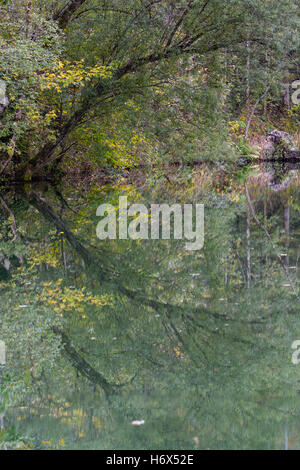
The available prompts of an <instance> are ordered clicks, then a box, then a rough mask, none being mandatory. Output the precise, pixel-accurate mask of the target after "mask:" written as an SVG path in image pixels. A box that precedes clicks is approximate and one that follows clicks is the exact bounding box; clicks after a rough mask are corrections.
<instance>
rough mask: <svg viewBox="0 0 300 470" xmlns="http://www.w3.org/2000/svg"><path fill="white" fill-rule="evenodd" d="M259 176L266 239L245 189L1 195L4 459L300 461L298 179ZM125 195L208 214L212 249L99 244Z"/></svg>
mask: <svg viewBox="0 0 300 470" xmlns="http://www.w3.org/2000/svg"><path fill="white" fill-rule="evenodd" d="M178 171H181V170H178ZM259 173H260V172H259V171H258V170H256V172H255V176H253V175H252V179H251V177H250V178H249V179H248V183H247V184H248V189H249V195H250V198H251V201H252V204H253V207H254V209H255V214H256V216H257V217H258V219H259V222H260V225H258V224H257V223H256V221H255V220H254V217H253V214H252V212H251V208H250V207H249V203H248V202H247V199H246V197H245V194H244V192H243V187H244V186H243V185H244V182H245V181H247V178H246V179H244V180H243V181H241V182H240V183H236V182H235V183H234V184H235V186H234V190H233V188H230V186H229V185H228V184H227V186H226V185H225V187H223V188H221V190H220V189H218V190H217V189H216V188H214V187H213V186H212V184H211V183H210V184H208V183H207V182H206V179H205V177H203V178H202V179H201V181H200V182H199V184H198V185H196V186H195V187H194V188H193V190H191V191H189V190H186V189H183V190H181V189H180V184H177V183H176V185H175V187H173V188H171V186H170V187H169V190H168V189H167V188H168V185H169V184H170V183H167V181H164V180H156V179H155V178H154V179H153V180H152V181H151V183H149V184H143V185H138V184H134V183H133V182H128V181H125V180H124V181H123V182H122V183H119V184H112V183H111V184H106V185H105V186H104V185H100V184H92V185H89V186H87V187H85V186H84V185H75V184H74V185H72V186H69V187H68V186H64V187H59V188H55V187H54V188H53V187H51V186H50V185H42V186H39V185H36V186H35V185H32V186H29V185H28V186H26V187H25V188H23V187H17V188H3V190H2V191H1V209H0V210H1V229H0V258H1V268H0V277H1V284H0V295H1V303H0V328H1V329H0V339H2V340H3V341H5V343H6V348H7V365H6V368H2V372H1V385H0V387H1V388H0V390H1V401H2V404H1V408H0V413H2V415H3V427H4V429H3V430H2V431H1V433H0V446H2V448H13V447H14V448H15V447H18V446H19V447H25V448H33V449H48V448H50V449H53V448H54V449H55V448H60V449H63V448H65V449H115V450H121V449H167V450H175V449H177V450H180V449H283V448H284V447H285V446H286V447H289V448H290V449H295V448H299V447H300V434H299V432H300V414H299V412H300V400H299V397H300V395H299V387H300V384H299V380H300V375H299V373H300V365H299V366H297V365H294V364H293V363H292V360H291V358H292V353H293V351H292V349H291V345H292V343H293V341H295V340H297V339H300V315H299V314H300V305H299V300H298V299H297V294H298V290H299V269H298V264H299V254H300V251H299V239H300V212H299V210H300V198H299V186H298V180H297V177H298V175H297V173H295V171H294V172H292V173H290V172H289V171H287V172H284V173H285V175H284V178H287V177H289V176H290V177H291V179H292V182H291V184H287V185H286V187H284V188H283V189H282V188H278V187H275V188H274V187H273V188H271V187H270V186H268V184H267V183H266V179H264V178H263V177H260V175H259ZM284 178H283V177H282V175H281V176H280V177H278V178H277V181H276V182H277V184H280V183H282V181H283V180H284ZM231 184H233V183H231ZM239 184H240V185H239ZM171 189H172V191H171ZM122 195H123V196H124V195H126V196H127V197H128V200H129V202H130V203H132V202H140V203H145V204H151V203H162V202H166V203H174V202H177V203H203V204H204V205H205V245H204V248H203V249H202V250H201V251H195V252H189V251H187V250H186V249H185V244H184V242H182V241H174V240H170V241H166V240H158V241H157V240H156V241H151V240H148V241H144V240H136V241H134V240H128V241H127V240H122V241H120V240H119V241H117V240H116V241H108V240H107V241H100V240H98V239H97V237H96V227H97V223H98V221H99V219H98V218H97V217H96V210H97V207H98V206H99V205H100V204H102V203H107V202H109V203H111V204H114V205H117V204H118V198H119V196H122ZM265 229H266V230H265ZM266 231H267V232H268V233H269V234H270V237H271V240H272V242H271V241H270V239H269V238H268V235H267V233H266ZM278 255H279V257H278ZM4 266H5V267H4ZM293 286H294V287H293ZM134 421H140V423H139V424H140V425H139V426H137V425H133V424H132V423H133V422H134Z"/></svg>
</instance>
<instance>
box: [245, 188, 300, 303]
mask: <svg viewBox="0 0 300 470" xmlns="http://www.w3.org/2000/svg"><path fill="white" fill-rule="evenodd" d="M245 194H246V198H247V201H248V204H249V207H250V210H251V213H252V216H253V219H254V220H255V222H256V223H257V225H258V226H259V227H260V228H261V229H262V230H263V231H264V232H265V234H266V236H267V238H268V240H269V241H270V243H271V245H272V248H273V250H274V253H275V254H276V256H277V258H278V260H279V262H280V265H281V267H282V269H283V270H284V272H285V275H286V277H287V279H288V281H289V283H290V285H291V287H292V289H293V291H294V294H295V296H296V298H297V300H298V301H299V302H300V297H299V295H298V292H297V290H296V287H295V284H294V282H293V280H292V278H291V276H290V273H289V271H288V269H287V267H286V265H285V264H284V263H283V261H282V259H281V256H280V254H279V253H278V251H277V248H276V246H275V244H274V242H273V240H272V237H271V235H270V234H269V232H268V230H267V229H266V227H265V225H264V224H263V223H262V222H260V220H259V218H258V217H257V215H256V213H255V209H254V207H253V204H252V201H251V198H250V195H249V191H248V188H247V185H245Z"/></svg>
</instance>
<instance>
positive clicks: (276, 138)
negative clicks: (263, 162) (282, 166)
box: [265, 129, 300, 159]
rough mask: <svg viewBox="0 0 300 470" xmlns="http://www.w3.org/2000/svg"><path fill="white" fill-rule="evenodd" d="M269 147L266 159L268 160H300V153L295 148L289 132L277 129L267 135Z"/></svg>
mask: <svg viewBox="0 0 300 470" xmlns="http://www.w3.org/2000/svg"><path fill="white" fill-rule="evenodd" d="M267 139H268V145H267V147H266V151H265V157H266V158H268V159H280V158H284V159H298V158H300V151H299V150H298V149H295V148H294V147H293V139H292V137H291V136H290V134H288V133H287V132H283V131H278V130H277V129H275V130H274V131H272V132H269V134H267Z"/></svg>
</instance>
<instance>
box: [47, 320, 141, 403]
mask: <svg viewBox="0 0 300 470" xmlns="http://www.w3.org/2000/svg"><path fill="white" fill-rule="evenodd" d="M53 331H54V333H56V334H57V335H59V336H60V337H61V339H62V345H63V351H64V354H65V356H66V357H67V359H68V360H69V361H70V362H71V364H72V365H73V366H74V367H75V369H76V370H78V371H79V372H80V373H81V374H82V375H83V376H84V377H86V378H87V379H88V380H89V381H90V382H92V383H93V384H95V385H99V386H100V387H101V388H102V389H103V390H104V392H105V393H106V394H107V395H109V394H111V393H113V392H114V391H115V389H117V388H120V387H124V386H125V385H129V384H130V383H132V382H133V380H134V379H135V377H133V379H131V380H130V381H129V382H128V383H126V384H111V383H109V382H108V381H107V380H106V379H105V377H104V376H103V375H102V374H101V373H100V372H98V371H96V370H95V369H94V368H93V367H92V366H91V365H90V364H89V363H88V362H87V361H86V360H85V359H84V358H83V357H82V356H80V354H79V353H78V352H77V351H76V349H75V348H74V347H73V345H72V342H71V340H70V339H69V337H68V336H67V335H66V333H64V332H63V331H62V330H60V329H59V328H57V327H54V328H53Z"/></svg>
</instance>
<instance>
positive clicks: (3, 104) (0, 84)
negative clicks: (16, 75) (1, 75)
mask: <svg viewBox="0 0 300 470" xmlns="http://www.w3.org/2000/svg"><path fill="white" fill-rule="evenodd" d="M8 106H9V99H8V97H7V95H6V83H5V82H4V81H3V80H0V116H1V114H3V113H4V111H5V110H6V108H8Z"/></svg>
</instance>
